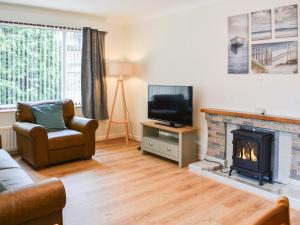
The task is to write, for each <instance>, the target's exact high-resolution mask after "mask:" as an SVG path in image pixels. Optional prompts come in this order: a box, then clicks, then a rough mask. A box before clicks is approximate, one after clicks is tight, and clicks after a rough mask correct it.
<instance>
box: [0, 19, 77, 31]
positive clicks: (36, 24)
mask: <svg viewBox="0 0 300 225" xmlns="http://www.w3.org/2000/svg"><path fill="white" fill-rule="evenodd" d="M0 23H6V24H17V25H26V26H35V27H49V28H60V29H67V30H78V31H81V30H82V28H78V27H65V26H54V25H46V24H38V23H23V22H13V21H6V20H0Z"/></svg>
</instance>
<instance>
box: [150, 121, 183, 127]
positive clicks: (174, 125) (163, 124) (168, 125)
mask: <svg viewBox="0 0 300 225" xmlns="http://www.w3.org/2000/svg"><path fill="white" fill-rule="evenodd" d="M155 124H157V125H161V126H167V127H175V128H181V127H185V125H183V124H180V123H170V122H165V123H164V122H156V123H155Z"/></svg>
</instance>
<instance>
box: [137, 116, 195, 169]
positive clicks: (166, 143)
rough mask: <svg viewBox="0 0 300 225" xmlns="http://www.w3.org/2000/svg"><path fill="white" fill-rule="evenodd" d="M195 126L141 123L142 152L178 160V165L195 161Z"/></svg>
mask: <svg viewBox="0 0 300 225" xmlns="http://www.w3.org/2000/svg"><path fill="white" fill-rule="evenodd" d="M196 132H197V129H196V128H195V127H182V128H173V127H168V126H164V125H159V124H155V123H153V122H144V123H142V144H141V150H142V153H145V152H150V153H153V154H156V155H159V156H162V157H165V158H168V159H171V160H174V161H176V162H178V165H179V167H182V166H185V165H188V164H189V163H192V162H195V161H196Z"/></svg>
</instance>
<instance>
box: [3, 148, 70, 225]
mask: <svg viewBox="0 0 300 225" xmlns="http://www.w3.org/2000/svg"><path fill="white" fill-rule="evenodd" d="M0 148H1V143H0ZM0 183H1V187H2V188H3V189H4V191H2V192H0V225H41V224H43V225H53V224H59V225H62V224H63V218H62V210H63V208H64V207H65V204H66V193H65V189H64V186H63V184H62V182H61V181H60V180H59V179H57V178H51V179H47V180H45V181H41V182H35V183H34V182H33V181H32V180H31V178H30V177H29V176H28V175H27V174H26V172H25V171H24V170H23V169H21V167H20V166H19V165H18V164H17V163H16V162H15V161H14V160H13V159H12V158H11V156H10V155H9V154H8V153H7V152H6V151H4V150H3V149H0Z"/></svg>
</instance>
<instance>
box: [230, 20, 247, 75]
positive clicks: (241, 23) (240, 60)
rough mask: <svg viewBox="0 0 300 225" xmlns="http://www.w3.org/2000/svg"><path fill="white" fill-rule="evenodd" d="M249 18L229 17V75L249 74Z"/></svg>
mask: <svg viewBox="0 0 300 225" xmlns="http://www.w3.org/2000/svg"><path fill="white" fill-rule="evenodd" d="M248 21H249V16H248V14H242V15H237V16H231V17H228V73H229V74H248V73H249V53H248V52H249V51H248V48H249V47H248V46H249V40H248V37H249V26H248Z"/></svg>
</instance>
